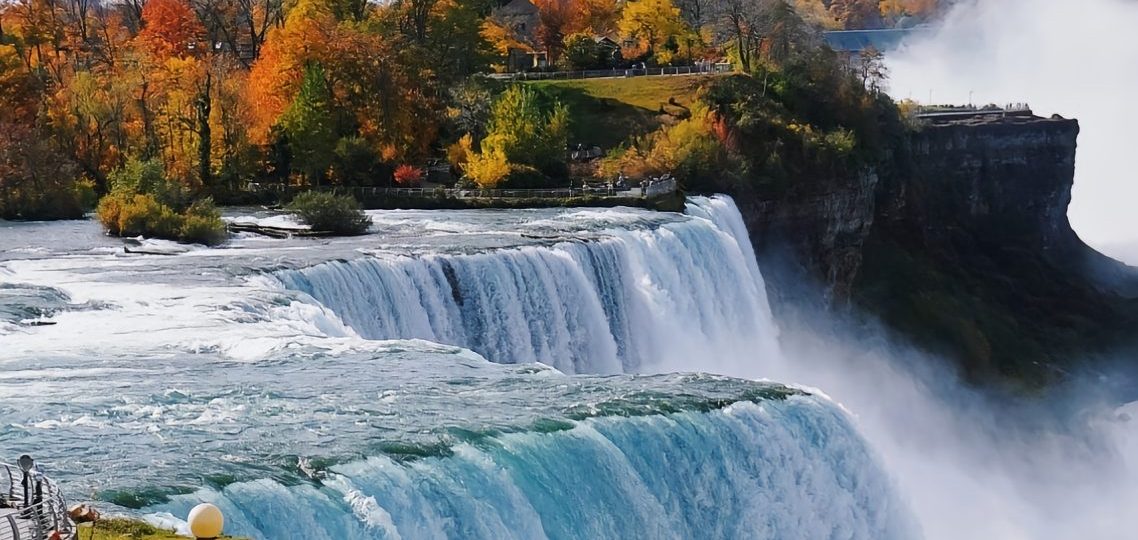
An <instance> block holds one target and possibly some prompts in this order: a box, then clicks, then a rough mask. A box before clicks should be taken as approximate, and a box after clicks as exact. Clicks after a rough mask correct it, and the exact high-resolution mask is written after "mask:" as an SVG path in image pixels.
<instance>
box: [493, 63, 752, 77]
mask: <svg viewBox="0 0 1138 540" xmlns="http://www.w3.org/2000/svg"><path fill="white" fill-rule="evenodd" d="M730 72H731V64H727V63H723V64H702V65H698V66H680V67H659V68H628V69H617V68H613V69H592V70H583V71H528V72H520V73H494V74H491V75H489V77H490V78H492V79H498V80H503V81H570V80H575V79H612V78H626V77H648V76H652V77H659V76H671V77H675V76H677V75H679V76H684V75H710V74H715V73H730Z"/></svg>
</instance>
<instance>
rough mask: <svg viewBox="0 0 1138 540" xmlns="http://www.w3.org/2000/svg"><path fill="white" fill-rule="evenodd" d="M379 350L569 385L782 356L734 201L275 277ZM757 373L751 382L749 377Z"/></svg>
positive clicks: (723, 367)
mask: <svg viewBox="0 0 1138 540" xmlns="http://www.w3.org/2000/svg"><path fill="white" fill-rule="evenodd" d="M276 277H277V279H278V280H279V281H280V282H281V283H282V284H283V285H284V286H285V287H287V288H289V289H294V290H297V291H301V292H303V293H306V294H308V295H311V296H312V297H313V298H314V299H315V300H316V301H318V302H320V303H321V304H323V305H324V306H326V307H327V308H329V309H331V310H333V311H334V312H335V313H337V314H338V315H339V316H340V317H341V318H342V319H343V320H344V322H345V323H347V324H348V325H350V326H351V327H352V328H354V329H355V330H356V331H357V332H358V333H359V334H360V335H361V336H363V337H366V338H370V339H405V338H420V339H426V340H430V341H435V342H439V343H446V344H451V345H458V346H462V347H467V348H470V349H472V350H474V351H476V352H478V353H480V354H482V355H483V356H485V357H487V358H488V359H490V360H492V361H495V362H500V363H524V362H543V363H546V364H549V365H552V366H554V367H556V368H558V369H560V370H561V371H564V372H566V373H604V374H607V373H622V372H663V371H713V372H724V371H730V372H732V373H734V374H739V373H740V372H743V373H747V372H748V370H747V369H745V368H744V369H741V368H740V366H739V363H740V362H754V361H762V360H763V359H769V358H773V357H775V356H777V354H778V346H777V329H776V328H775V325H774V322H773V317H772V315H771V312H770V307H769V305H768V304H767V298H766V291H765V288H764V285H763V281H762V274H761V273H760V271H759V268H758V266H757V264H756V262H755V258H754V252H753V251H752V249H751V246H750V242H749V240H748V238H747V234H746V229H745V227H744V226H743V222H742V218H741V217H740V215H739V211H738V209H737V208H736V207H735V204H734V202H733V201H732V200H731V199H730V198H728V197H723V196H717V197H710V198H704V197H696V198H692V199H691V200H690V201H689V204H688V218H687V219H685V220H683V221H679V222H675V223H666V224H663V225H660V226H658V227H655V228H652V229H646V230H641V229H631V230H630V229H616V230H611V231H606V233H605V235H604V237H603V238H601V239H590V240H566V241H562V242H559V243H557V244H555V245H551V246H529V247H521V248H516V249H504V250H497V251H491V252H485V253H476V254H466V255H448V254H427V255H423V256H419V257H407V256H398V257H378V256H368V257H361V258H356V259H353V260H348V261H331V262H326V263H322V264H318V265H316V266H313V267H309V268H304V269H299V270H285V271H280V272H278V273H277V274H276ZM752 372H753V371H752Z"/></svg>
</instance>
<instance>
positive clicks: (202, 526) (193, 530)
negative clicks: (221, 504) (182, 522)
mask: <svg viewBox="0 0 1138 540" xmlns="http://www.w3.org/2000/svg"><path fill="white" fill-rule="evenodd" d="M186 523H188V524H189V525H190V534H192V535H194V538H197V539H198V540H216V538H217V537H218V536H221V527H222V525H224V524H225V518H224V517H223V516H222V515H221V509H219V508H218V507H216V506H214V505H212V504H209V503H202V504H199V505H197V506H195V507H194V508H193V510H190V515H189V516H188V517H187V518H186Z"/></svg>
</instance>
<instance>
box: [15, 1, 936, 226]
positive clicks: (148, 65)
mask: <svg viewBox="0 0 1138 540" xmlns="http://www.w3.org/2000/svg"><path fill="white" fill-rule="evenodd" d="M534 4H535V5H536V7H537V10H538V26H537V28H536V29H534V30H533V31H532V32H531V31H526V32H522V31H519V29H518V28H516V27H510V26H509V25H507V24H504V23H503V22H502V21H501V20H500V19H499V18H496V17H495V10H496V8H499V7H500V5H499V4H498V2H497V1H496V0H394V1H392V2H385V3H371V2H368V1H366V0H115V1H109V0H104V1H99V0H13V1H9V2H5V3H2V4H0V218H8V219H13V218H16V219H18V218H33V217H34V218H52V217H75V216H77V215H81V214H82V212H83V211H84V209H86V208H89V207H90V205H91V204H92V203H93V201H94V200H95V198H96V197H98V196H100V195H103V194H107V193H111V192H113V191H114V190H115V187H116V185H127V186H137V185H144V184H146V182H142V183H140V181H139V179H138V177H139V175H143V173H144V175H145V176H148V177H149V176H155V175H157V176H159V177H160V179H159V180H160V181H159V180H154V182H151V183H153V184H155V185H164V186H165V185H172V186H177V189H178V190H180V191H181V192H184V193H180V194H178V196H177V197H173V198H172V199H170V204H172V205H173V206H174V207H177V206H184V207H185V208H186V209H188V206H187V205H188V204H189V202H188V201H192V200H193V199H194V198H197V197H200V196H202V195H214V196H218V197H229V196H231V195H232V194H234V193H236V192H237V191H238V190H239V187H240V186H241V184H242V183H243V182H245V181H249V180H260V181H280V182H293V183H302V184H308V185H321V184H326V183H335V184H347V185H353V184H355V185H358V184H371V183H376V182H379V183H384V182H393V181H397V180H400V179H412V180H410V181H413V179H417V178H420V177H421V174H420V171H419V170H418V166H419V165H421V164H422V163H424V162H425V160H426V159H427V158H428V157H431V156H435V155H440V154H442V153H444V152H448V153H450V154H453V155H455V156H457V157H458V159H459V160H465V161H470V159H469V157H470V156H472V155H475V154H478V155H480V156H481V155H485V156H488V157H486V158H479V159H478V160H476V163H475V164H474V165H472V167H475V168H477V167H482V170H483V171H485V170H492V169H493V168H494V167H495V166H499V167H500V165H501V163H498V162H500V161H501V159H500V157H501V155H502V153H504V152H506V151H507V150H508V149H514V150H513V151H514V152H515V153H524V154H526V155H527V156H528V157H527V158H526V160H527V162H526V163H524V165H525V166H527V167H530V168H533V169H536V170H541V171H549V170H551V169H555V168H556V166H557V165H556V163H553V162H555V161H556V159H550V158H549V156H548V152H549V150H548V149H545V150H542V149H539V148H536V147H532V144H537V143H535V142H534V141H540V142H541V144H545V145H547V146H548V145H550V144H552V145H563V143H564V135H563V132H564V126H563V125H560V124H563V123H564V116H565V112H564V111H561V110H560V109H558V107H557V106H554V105H552V104H550V105H549V106H548V107H546V108H545V109H542V112H541V113H540V114H539V116H540V118H538V117H533V115H532V114H530V117H527V118H516V119H513V120H510V119H508V118H500V119H498V120H496V121H492V116H493V115H492V113H493V111H492V110H491V102H492V100H493V99H494V98H495V96H497V94H498V92H499V91H500V90H501V89H500V88H497V89H496V88H493V85H490V84H487V83H485V82H483V81H481V80H479V79H477V78H472V77H471V76H472V75H474V74H479V73H485V72H488V71H491V70H493V69H495V68H496V67H499V68H500V66H501V65H503V63H504V59H505V57H506V55H507V54H508V53H509V51H510V49H511V48H515V47H519V46H520V47H534V46H537V47H541V48H543V49H544V50H546V51H547V52H548V54H549V56H550V58H551V60H553V61H555V62H556V61H574V60H575V61H582V62H583V61H591V60H590V59H592V58H593V57H594V56H595V54H596V51H595V50H593V46H594V45H595V44H596V40H595V39H593V38H595V37H597V36H606V37H610V38H611V39H613V40H614V41H616V42H617V43H619V44H620V47H621V51H620V52H621V54H620V56H621V61H623V62H627V63H631V62H648V63H653V64H681V63H689V62H692V61H695V60H697V59H718V58H721V57H722V56H723V55H727V56H729V57H730V58H732V59H733V60H734V61H735V62H736V64H737V65H739V67H740V68H741V69H742V70H744V71H752V70H753V69H754V68H755V65H756V63H757V60H756V58H758V57H759V56H765V57H771V58H774V59H776V60H777V59H779V58H781V57H786V56H787V55H789V54H790V53H791V51H792V50H793V49H794V48H795V47H799V46H800V45H799V44H800V43H804V42H807V41H809V40H810V39H812V38H811V36H813V35H814V34H813V33H812V32H809V31H807V28H816V27H819V26H835V25H843V24H846V23H847V22H849V21H855V20H859V21H860V20H862V19H866V20H868V19H872V21H869V22H871V23H873V24H885V23H886V21H888V20H889V19H890V18H891V17H892V18H896V17H899V16H901V15H902V14H904V15H910V14H912V15H927V14H928V13H931V12H932V11H934V10H935V9H936V6H935V2H932V1H931V0H920V1H918V0H885V1H882V2H877V1H875V0H874V1H870V0H861V1H852V0H851V1H842V0H832V1H824V0H810V1H806V0H798V1H797V2H794V3H788V2H786V1H783V0H629V1H627V2H620V3H614V2H612V1H611V0H535V2H534ZM814 4H817V5H814ZM855 4H856V5H857V6H862V7H861V8H858V9H854V8H853V7H851V6H853V5H855ZM870 4H872V6H873V7H874V8H875V9H876V13H877V14H878V15H876V16H874V17H868V15H866V16H865V17H862V18H861V19H858V18H857V17H855V16H854V15H853V14H854V13H861V11H859V9H860V10H866V11H867V10H868V6H870ZM817 16H822V19H821V20H818V19H817ZM827 17H828V19H827ZM803 20H805V21H806V25H802V24H798V22H800V21H803ZM585 36H588V38H589V39H588V40H586V39H585ZM586 41H587V43H586ZM590 43H591V44H593V45H590ZM562 58H564V59H565V60H562ZM509 99H511V100H513V101H512V102H511V103H513V106H519V104H520V105H526V104H529V103H532V102H534V98H533V96H527V95H524V93H523V94H519V95H512V96H510V97H509ZM499 109H500V111H499V112H500V113H501V114H505V113H506V112H508V111H507V110H506V109H507V106H505V105H502V106H499ZM527 114H529V113H527ZM495 122H496V123H495ZM511 122H513V123H511ZM527 122H528V124H527ZM535 122H536V123H538V124H541V125H543V126H545V127H543V128H542V130H543V131H542V132H540V133H530V134H528V135H526V134H521V135H519V134H517V133H510V134H506V133H505V132H506V131H509V130H511V129H514V128H516V127H517V125H529V124H534V123H535ZM519 123H520V124H519ZM550 125H551V127H550ZM495 126H497V127H495ZM559 126H560V127H559ZM495 133H496V134H495ZM463 140H466V143H465V144H466V150H464V147H463V146H462V142H463ZM526 145H531V146H526ZM480 147H484V148H480ZM448 148H449V150H448ZM482 149H486V150H488V151H486V152H480V150H482ZM464 152H465V154H466V157H462V154H463V153H464ZM542 152H546V153H545V154H543V153H542ZM495 160H497V161H498V162H496V161H495ZM397 170H399V171H403V172H402V173H401V174H395V172H396V171H397ZM140 171H142V172H140ZM132 174H133V175H134V176H135V178H134V179H133V180H122V181H119V182H117V183H116V182H115V181H114V179H115V178H124V177H129V176H130V175H132ZM476 174H477V171H476ZM490 176H494V175H493V174H490ZM146 185H148V184H146ZM159 198H161V197H159ZM175 200H177V201H183V200H184V201H187V202H186V203H179V204H174V201H175ZM176 209H177V208H175V210H176Z"/></svg>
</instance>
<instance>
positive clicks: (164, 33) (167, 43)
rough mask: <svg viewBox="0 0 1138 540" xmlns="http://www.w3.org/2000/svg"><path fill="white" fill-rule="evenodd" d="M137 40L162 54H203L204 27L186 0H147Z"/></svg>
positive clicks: (155, 53) (157, 54) (152, 51)
mask: <svg viewBox="0 0 1138 540" xmlns="http://www.w3.org/2000/svg"><path fill="white" fill-rule="evenodd" d="M142 24H143V27H142V31H141V32H139V33H138V37H136V38H135V41H136V43H138V45H139V46H140V47H141V48H142V49H144V50H146V51H147V52H149V53H151V54H153V55H155V56H157V57H159V58H168V57H171V56H178V57H184V56H190V55H195V54H201V53H202V52H203V51H202V48H203V47H204V44H203V43H202V38H204V37H205V27H204V26H202V24H201V21H199V20H198V16H197V14H195V13H194V10H193V9H191V8H190V5H189V4H188V3H186V2H185V0H147V2H146V5H145V6H143V8H142Z"/></svg>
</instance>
